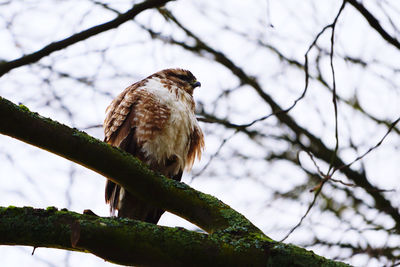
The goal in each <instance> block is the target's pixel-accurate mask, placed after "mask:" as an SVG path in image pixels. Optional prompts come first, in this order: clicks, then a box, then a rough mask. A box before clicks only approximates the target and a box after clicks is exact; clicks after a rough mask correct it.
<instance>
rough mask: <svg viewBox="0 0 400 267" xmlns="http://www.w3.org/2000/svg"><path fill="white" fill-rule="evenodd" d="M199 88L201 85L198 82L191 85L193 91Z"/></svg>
mask: <svg viewBox="0 0 400 267" xmlns="http://www.w3.org/2000/svg"><path fill="white" fill-rule="evenodd" d="M200 86H201V83H200V82H198V81H196V82H195V83H194V84H192V87H193V89H194V88H196V87H200Z"/></svg>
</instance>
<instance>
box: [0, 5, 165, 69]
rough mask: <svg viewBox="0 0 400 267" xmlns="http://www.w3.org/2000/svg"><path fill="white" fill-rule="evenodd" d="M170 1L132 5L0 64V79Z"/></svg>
mask: <svg viewBox="0 0 400 267" xmlns="http://www.w3.org/2000/svg"><path fill="white" fill-rule="evenodd" d="M170 1H172V0H147V1H144V2H142V3H139V4H137V5H134V6H133V7H132V8H131V9H130V10H128V11H127V12H125V13H122V14H120V15H118V16H117V17H116V18H115V19H113V20H110V21H108V22H106V23H103V24H100V25H96V26H94V27H92V28H89V29H86V30H84V31H81V32H79V33H77V34H74V35H71V36H70V37H68V38H65V39H63V40H60V41H57V42H53V43H51V44H49V45H47V46H45V47H43V48H42V49H40V50H38V51H36V52H34V53H32V54H28V55H24V56H22V57H20V58H18V59H15V60H12V61H8V62H4V63H1V64H0V77H1V76H3V75H4V74H6V73H7V72H9V71H10V70H12V69H15V68H18V67H21V66H24V65H28V64H31V63H34V62H36V61H39V60H40V59H41V58H43V57H45V56H48V55H50V54H51V53H53V52H55V51H58V50H61V49H64V48H66V47H68V46H70V45H73V44H75V43H77V42H80V41H83V40H86V39H88V38H90V37H92V36H94V35H97V34H99V33H102V32H105V31H108V30H110V29H114V28H117V27H118V26H119V25H121V24H123V23H125V22H127V21H128V20H131V19H133V18H134V17H135V16H136V15H138V14H139V13H141V12H142V11H144V10H147V9H151V8H154V7H160V6H162V5H165V4H166V3H167V2H170Z"/></svg>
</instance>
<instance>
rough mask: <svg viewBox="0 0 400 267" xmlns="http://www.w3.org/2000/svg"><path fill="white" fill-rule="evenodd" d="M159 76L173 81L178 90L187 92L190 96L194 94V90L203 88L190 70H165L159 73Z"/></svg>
mask: <svg viewBox="0 0 400 267" xmlns="http://www.w3.org/2000/svg"><path fill="white" fill-rule="evenodd" d="M158 74H160V75H161V76H163V77H164V78H166V79H168V80H170V81H172V82H173V83H175V84H176V85H177V87H178V88H180V89H182V90H184V91H186V92H187V93H189V94H190V95H192V94H193V90H194V88H196V87H200V86H201V83H200V82H199V81H197V79H196V77H194V75H193V74H192V73H191V72H190V71H188V70H184V69H165V70H162V71H160V72H158Z"/></svg>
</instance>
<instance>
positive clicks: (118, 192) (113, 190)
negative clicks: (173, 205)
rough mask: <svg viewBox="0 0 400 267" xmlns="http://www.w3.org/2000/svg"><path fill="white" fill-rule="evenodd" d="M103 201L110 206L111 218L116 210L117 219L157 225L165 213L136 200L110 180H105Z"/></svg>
mask: <svg viewBox="0 0 400 267" xmlns="http://www.w3.org/2000/svg"><path fill="white" fill-rule="evenodd" d="M105 199H106V203H108V204H110V214H111V216H115V214H116V211H117V210H118V217H123V218H130V219H134V220H140V221H144V222H148V223H153V224H157V223H158V221H159V220H160V217H161V215H162V214H163V213H164V212H165V211H164V210H162V209H159V208H156V207H154V206H152V205H150V204H148V203H146V202H143V201H141V200H139V199H137V198H136V197H134V196H132V195H131V194H130V193H129V192H127V191H125V190H124V188H122V187H121V186H119V185H117V184H115V183H114V182H112V181H110V180H107V184H106V190H105Z"/></svg>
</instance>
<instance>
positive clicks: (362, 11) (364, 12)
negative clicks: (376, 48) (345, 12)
mask: <svg viewBox="0 0 400 267" xmlns="http://www.w3.org/2000/svg"><path fill="white" fill-rule="evenodd" d="M346 2H348V3H349V4H350V5H352V6H353V7H354V8H355V9H357V10H358V12H360V14H361V15H362V16H363V17H364V18H365V19H366V20H367V21H368V23H369V25H370V26H371V27H372V28H373V29H375V30H376V31H377V32H378V33H379V34H380V36H382V38H383V39H385V40H386V41H387V42H388V43H389V44H391V45H393V46H394V47H396V48H397V49H400V42H399V41H398V40H397V39H396V38H394V37H392V36H391V35H390V34H389V33H388V32H387V31H385V29H383V27H382V26H381V24H380V23H379V21H378V20H377V19H376V18H375V17H374V15H372V14H371V12H369V11H368V9H366V8H365V7H364V5H363V4H361V3H359V2H357V0H346Z"/></svg>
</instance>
